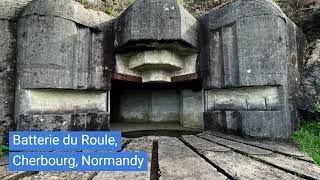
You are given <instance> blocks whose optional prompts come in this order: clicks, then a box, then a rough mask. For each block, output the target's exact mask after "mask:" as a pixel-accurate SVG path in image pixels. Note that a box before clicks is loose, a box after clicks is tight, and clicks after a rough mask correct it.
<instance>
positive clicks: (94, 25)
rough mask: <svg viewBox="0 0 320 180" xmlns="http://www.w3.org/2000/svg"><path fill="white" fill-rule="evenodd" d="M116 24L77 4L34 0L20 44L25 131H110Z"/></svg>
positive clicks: (18, 111)
mask: <svg viewBox="0 0 320 180" xmlns="http://www.w3.org/2000/svg"><path fill="white" fill-rule="evenodd" d="M111 20H112V18H111V17H109V16H107V15H106V14H105V13H103V12H97V11H94V10H90V9H86V8H85V7H84V6H82V5H81V4H79V3H77V2H75V1H72V0H67V1H65V0H54V1H49V0H35V1H33V2H32V3H30V4H29V5H28V6H27V7H26V8H25V10H24V12H23V13H22V16H21V17H20V19H19V22H18V44H17V48H18V55H17V75H18V78H17V86H16V87H17V89H16V107H15V116H16V123H17V127H18V128H20V130H21V129H28V130H32V128H35V129H38V130H40V129H41V130H78V129H77V128H79V129H81V130H88V129H91V130H107V129H109V124H108V123H109V109H110V108H109V101H110V99H109V95H108V90H110V88H111V87H110V83H111V75H110V73H108V72H109V71H111V67H110V62H111V61H112V60H113V57H112V56H113V55H112V53H110V51H112V50H113V49H112V48H111V49H108V48H109V47H110V44H113V41H110V39H112V37H109V36H110V32H112V30H111V29H110V28H111V27H112V22H111ZM108 44H109V45H108ZM107 59H108V60H107ZM26 89H28V90H26ZM30 89H32V90H30ZM37 89H48V90H37ZM66 90H70V91H68V92H67V91H66ZM71 90H77V91H74V92H72V91H71ZM78 90H91V92H90V91H89V92H85V91H78ZM97 90H101V91H100V92H98V91H97ZM94 93H95V94H94ZM77 113H81V114H77ZM56 120H58V121H57V122H58V123H57V122H54V121H56ZM23 121H27V122H28V123H27V124H25V123H26V122H23ZM37 123H39V124H43V126H39V124H37ZM45 123H47V124H45ZM24 126H25V127H24ZM46 128H47V129H46ZM68 128H71V129H68Z"/></svg>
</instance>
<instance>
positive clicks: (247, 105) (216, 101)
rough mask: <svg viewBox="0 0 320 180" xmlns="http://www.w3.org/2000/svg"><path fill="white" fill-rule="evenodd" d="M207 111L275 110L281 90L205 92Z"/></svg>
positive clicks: (272, 87)
mask: <svg viewBox="0 0 320 180" xmlns="http://www.w3.org/2000/svg"><path fill="white" fill-rule="evenodd" d="M206 94H207V99H206V102H207V103H206V109H207V110H277V109H281V108H282V102H281V100H282V88H281V87H274V86H264V87H243V88H230V89H214V90H207V91H206Z"/></svg>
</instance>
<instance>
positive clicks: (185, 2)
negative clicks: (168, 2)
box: [177, 0, 196, 8]
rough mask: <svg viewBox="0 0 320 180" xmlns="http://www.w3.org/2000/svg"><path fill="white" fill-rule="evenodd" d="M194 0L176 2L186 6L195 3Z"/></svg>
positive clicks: (178, 0)
mask: <svg viewBox="0 0 320 180" xmlns="http://www.w3.org/2000/svg"><path fill="white" fill-rule="evenodd" d="M195 1H196V0H177V3H178V4H180V5H181V6H183V7H185V8H187V7H189V6H190V5H192V4H193V3H195Z"/></svg>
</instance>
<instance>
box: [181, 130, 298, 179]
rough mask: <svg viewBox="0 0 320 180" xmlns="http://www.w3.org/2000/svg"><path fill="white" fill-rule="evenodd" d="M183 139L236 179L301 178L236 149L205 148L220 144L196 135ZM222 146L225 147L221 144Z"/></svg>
mask: <svg viewBox="0 0 320 180" xmlns="http://www.w3.org/2000/svg"><path fill="white" fill-rule="evenodd" d="M183 139H184V140H185V141H186V142H188V143H190V144H191V145H192V146H193V147H195V148H196V149H197V150H198V151H199V152H200V153H201V154H203V155H204V156H205V157H207V158H208V159H209V160H210V161H212V162H213V163H214V164H216V165H217V166H219V167H221V168H222V169H223V170H224V171H225V172H227V173H228V174H230V175H231V176H232V177H233V178H234V179H252V180H253V179H301V178H299V177H297V176H294V175H291V174H288V173H286V172H285V171H283V170H280V169H275V168H273V167H272V166H269V165H266V164H263V163H261V162H258V161H255V160H253V159H251V158H249V157H247V156H244V155H241V154H238V153H236V152H234V151H230V149H229V150H227V151H220V149H218V150H216V149H209V148H203V145H206V146H208V147H211V146H213V147H216V146H219V145H218V144H215V143H212V142H210V141H206V140H203V139H200V138H197V137H195V136H183ZM221 148H225V147H223V146H221ZM225 149H227V148H225Z"/></svg>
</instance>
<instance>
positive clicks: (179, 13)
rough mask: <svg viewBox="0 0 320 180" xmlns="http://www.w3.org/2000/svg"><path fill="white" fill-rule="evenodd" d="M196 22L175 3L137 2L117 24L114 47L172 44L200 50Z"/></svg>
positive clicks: (162, 1)
mask: <svg viewBox="0 0 320 180" xmlns="http://www.w3.org/2000/svg"><path fill="white" fill-rule="evenodd" d="M198 26H199V25H198V22H197V20H196V19H195V18H194V17H193V16H192V15H191V14H190V13H188V12H187V11H186V10H184V9H183V7H181V6H179V5H178V3H177V2H176V1H175V0H150V1H144V0H138V1H136V2H135V3H134V4H133V5H131V6H130V7H129V8H128V9H127V10H126V11H125V12H124V13H123V14H122V15H121V16H120V17H119V18H118V20H117V22H116V24H115V27H114V29H115V39H116V41H115V44H114V45H115V46H116V47H123V46H126V45H128V44H130V43H132V42H134V43H139V42H143V41H146V40H148V41H151V42H154V41H160V42H161V41H171V42H175V41H178V42H181V43H186V44H187V45H188V46H192V47H194V48H197V47H198V43H197V33H198Z"/></svg>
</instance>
